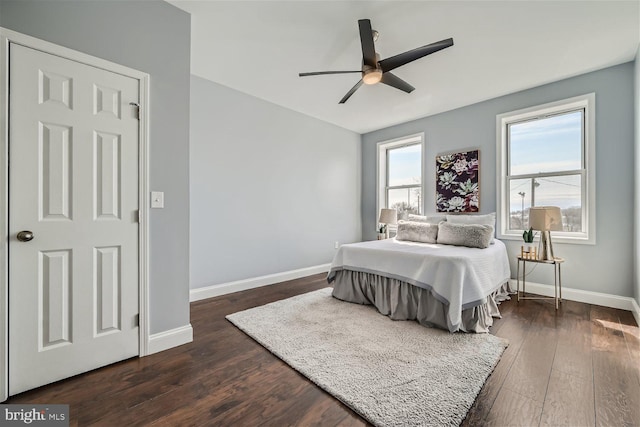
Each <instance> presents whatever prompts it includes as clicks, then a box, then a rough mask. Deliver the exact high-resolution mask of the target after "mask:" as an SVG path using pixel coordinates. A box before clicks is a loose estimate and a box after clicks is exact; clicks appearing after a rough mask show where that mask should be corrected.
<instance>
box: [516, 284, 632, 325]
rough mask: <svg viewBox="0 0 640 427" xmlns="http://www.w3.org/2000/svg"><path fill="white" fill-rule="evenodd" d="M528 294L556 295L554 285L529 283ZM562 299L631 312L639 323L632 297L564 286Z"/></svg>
mask: <svg viewBox="0 0 640 427" xmlns="http://www.w3.org/2000/svg"><path fill="white" fill-rule="evenodd" d="M515 281H516V279H511V286H512V288H513V289H514V290H515V289H516V286H515ZM520 290H522V289H520ZM527 292H528V293H532V294H537V295H542V296H546V297H552V296H553V295H554V287H553V285H542V284H540V283H534V282H527ZM562 299H566V300H569V301H577V302H584V303H587V304H594V305H602V306H604V307H611V308H619V309H621V310H627V311H631V312H633V314H634V316H635V317H636V322H637V321H638V316H639V314H638V304H637V303H636V300H634V299H633V298H631V297H621V296H619V295H611V294H604V293H601V292H593V291H584V290H582V289H573V288H567V287H564V286H563V287H562ZM634 305H635V307H634ZM639 324H640V323H639Z"/></svg>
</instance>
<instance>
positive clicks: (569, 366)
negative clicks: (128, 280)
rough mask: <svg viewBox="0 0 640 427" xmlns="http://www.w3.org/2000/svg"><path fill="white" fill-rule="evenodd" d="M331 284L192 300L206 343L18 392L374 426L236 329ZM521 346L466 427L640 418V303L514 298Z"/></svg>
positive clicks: (213, 419) (177, 418)
mask: <svg viewBox="0 0 640 427" xmlns="http://www.w3.org/2000/svg"><path fill="white" fill-rule="evenodd" d="M326 286H327V283H326V281H325V275H322V274H321V275H316V276H311V277H307V278H303V279H298V280H293V281H289V282H284V283H281V284H277V285H272V286H267V287H263V288H258V289H252V290H249V291H244V292H239V293H235V294H230V295H225V296H222V297H218V298H213V299H209V300H204V301H199V302H196V303H193V304H191V323H192V325H193V328H194V342H193V343H190V344H187V345H183V346H181V347H177V348H174V349H171V350H168V351H165V352H162V353H159V354H155V355H152V356H148V357H144V358H136V359H130V360H127V361H124V362H120V363H117V364H115V365H111V366H108V367H105V368H102V369H99V370H96V371H93V372H89V373H87V374H84V375H79V376H77V377H74V378H70V379H68V380H65V381H61V382H58V383H55V384H52V385H49V386H45V387H41V388H39V389H36V390H32V391H29V392H25V393H22V394H20V395H18V396H15V397H12V398H11V399H10V400H8V401H7V402H6V403H47V404H53V403H66V404H69V405H70V410H71V425H78V426H86V425H105V426H125V425H126V426H130V425H131V426H133V425H148V424H153V425H169V426H183V425H193V426H206V425H215V426H254V425H268V426H290V425H300V426H312V425H317V426H334V425H341V426H349V425H366V424H367V423H366V422H365V421H364V420H362V419H361V418H360V417H359V416H358V415H357V414H355V413H354V412H353V411H351V410H350V409H349V408H347V407H346V406H344V405H343V404H341V403H340V402H339V401H337V400H336V399H334V398H333V397H331V396H330V395H329V394H327V393H325V392H324V391H322V390H320V389H319V388H318V387H316V386H315V385H313V384H312V383H311V382H309V381H308V380H306V379H305V378H304V377H303V376H301V375H299V374H298V373H296V372H295V371H294V370H293V369H291V368H289V367H288V365H286V364H285V363H284V362H282V361H280V360H279V359H278V358H276V357H275V356H273V355H271V353H269V352H268V351H267V350H265V349H264V348H262V347H261V346H260V345H259V344H257V343H256V342H254V341H253V340H252V339H251V338H249V337H247V336H246V335H245V334H244V333H242V332H241V331H240V330H238V329H236V328H235V327H234V326H233V325H232V324H231V323H229V322H228V321H227V320H226V319H225V318H224V317H225V315H227V314H231V313H234V312H236V311H240V310H245V309H247V308H251V307H255V306H259V305H263V304H266V303H269V302H272V301H276V300H280V299H283V298H287V297H290V296H293V295H296V294H300V293H304V292H309V291H312V290H316V289H320V288H324V287H326ZM501 311H502V313H503V318H502V319H497V320H496V321H495V324H494V326H493V328H492V333H493V334H495V335H498V336H501V337H505V338H507V339H509V341H510V345H509V347H508V348H507V350H506V351H505V353H504V354H503V356H502V359H501V360H500V362H499V363H498V365H497V367H496V369H495V370H494V372H493V374H492V375H491V376H490V377H489V379H488V380H487V382H486V383H485V385H484V388H483V389H482V391H481V392H480V394H479V396H478V398H477V399H476V402H475V404H474V405H473V407H472V408H471V410H470V411H469V413H468V415H467V418H466V420H465V421H464V423H463V425H465V426H479V425H491V426H516V425H524V426H538V425H566V426H591V425H599V426H600V425H601V426H634V425H636V426H637V425H640V331H639V329H638V327H637V325H636V323H635V321H634V319H633V316H632V314H631V313H630V312H626V311H622V310H615V309H610V308H604V307H599V306H593V305H588V304H581V303H576V302H571V301H565V302H564V303H563V304H562V306H561V309H560V310H558V312H556V311H555V310H554V308H553V305H552V304H551V303H549V302H546V301H533V300H528V301H521V302H520V303H519V304H518V303H516V302H515V301H513V300H512V301H507V302H505V303H503V304H502V305H501Z"/></svg>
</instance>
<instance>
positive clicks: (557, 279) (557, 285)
mask: <svg viewBox="0 0 640 427" xmlns="http://www.w3.org/2000/svg"><path fill="white" fill-rule="evenodd" d="M528 262H533V263H538V264H549V265H553V270H554V275H553V288H554V290H555V296H553V297H525V296H524V293H525V292H526V289H527V288H526V286H527V285H526V282H525V277H526V275H527V263H528ZM563 262H564V259H563V258H555V259H552V260H543V259H529V258H523V257H521V256H518V268H517V273H516V280H517V288H516V292H517V295H518V301H520V300H521V299H522V300H525V299H553V300H555V303H556V310H557V309H558V301H559V302H562V272H561V270H560V265H561V264H562V263H563ZM520 263H522V294H523V296H520ZM558 291H560V295H559V296H558Z"/></svg>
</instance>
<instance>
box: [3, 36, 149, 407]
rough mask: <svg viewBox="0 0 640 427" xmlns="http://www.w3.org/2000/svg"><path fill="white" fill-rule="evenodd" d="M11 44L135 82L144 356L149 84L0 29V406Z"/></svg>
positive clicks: (141, 76)
mask: <svg viewBox="0 0 640 427" xmlns="http://www.w3.org/2000/svg"><path fill="white" fill-rule="evenodd" d="M10 43H15V44H19V45H22V46H25V47H29V48H32V49H37V50H40V51H42V52H45V53H49V54H53V55H56V56H60V57H63V58H66V59H70V60H72V61H76V62H80V63H83V64H87V65H90V66H93V67H96V68H101V69H103V70H106V71H110V72H114V73H117V74H122V75H124V76H127V77H131V78H134V79H136V80H138V82H139V99H140V102H139V103H140V108H139V112H140V120H139V122H140V124H139V134H138V141H139V160H138V162H139V164H138V199H139V200H138V203H139V204H138V206H139V220H138V223H139V226H138V267H139V280H138V293H139V298H138V302H139V328H138V335H139V356H140V357H142V356H146V355H147V354H149V282H148V279H149V262H148V261H149V260H148V254H149V237H148V236H149V157H148V147H149V146H148V137H149V117H150V116H149V87H150V86H149V84H150V76H149V74H147V73H144V72H141V71H138V70H134V69H132V68H129V67H125V66H123V65H119V64H116V63H113V62H110V61H107V60H104V59H101V58H97V57H95V56H91V55H88V54H85V53H82V52H78V51H75V50H73V49H69V48H66V47H63V46H58V45H56V44H53V43H50V42H47V41H44V40H41V39H37V38H35V37H31V36H28V35H25V34H22V33H18V32H16V31H13V30H9V29H6V28H3V27H0V402H2V401H5V400H6V399H7V398H8V397H9V360H8V355H9V299H8V296H9V276H8V267H9V257H8V252H9V251H8V249H9V228H8V227H9V223H8V221H7V217H8V214H9V198H8V196H9V186H8V181H9V157H8V153H9V151H8V150H9V44H10Z"/></svg>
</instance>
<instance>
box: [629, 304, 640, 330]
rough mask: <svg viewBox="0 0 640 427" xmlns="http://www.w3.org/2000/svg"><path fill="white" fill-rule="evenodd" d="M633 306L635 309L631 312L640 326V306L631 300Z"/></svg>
mask: <svg viewBox="0 0 640 427" xmlns="http://www.w3.org/2000/svg"><path fill="white" fill-rule="evenodd" d="M631 305H633V309H632V310H631V312H632V313H633V317H635V318H636V323H637V324H638V326H640V306H639V305H638V302H637V301H636V300H635V299H631Z"/></svg>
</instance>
